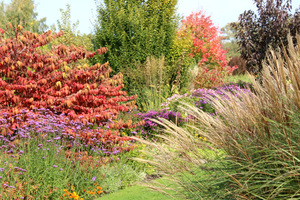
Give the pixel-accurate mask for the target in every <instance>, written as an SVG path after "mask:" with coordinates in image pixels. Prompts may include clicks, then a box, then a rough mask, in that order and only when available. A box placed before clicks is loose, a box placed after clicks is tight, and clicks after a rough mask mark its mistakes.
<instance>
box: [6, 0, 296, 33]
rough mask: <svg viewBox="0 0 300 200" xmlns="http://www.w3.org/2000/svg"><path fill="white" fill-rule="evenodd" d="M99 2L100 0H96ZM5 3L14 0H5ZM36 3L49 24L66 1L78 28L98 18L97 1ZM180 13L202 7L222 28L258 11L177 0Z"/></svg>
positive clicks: (238, 2)
mask: <svg viewBox="0 0 300 200" xmlns="http://www.w3.org/2000/svg"><path fill="white" fill-rule="evenodd" d="M97 1H98V2H99V1H100V2H101V0H97ZM4 2H5V3H9V2H11V0H4ZM34 2H35V3H36V4H37V7H36V11H37V12H38V14H39V16H38V18H42V17H46V18H47V21H46V23H47V24H48V25H49V26H50V25H52V24H55V23H56V21H57V20H58V19H60V17H61V15H60V11H59V10H60V9H61V8H62V9H66V4H68V3H69V4H70V5H71V17H72V22H73V23H74V22H76V21H77V20H79V28H78V29H79V31H80V32H81V33H91V32H92V30H93V26H92V22H93V21H94V19H95V18H96V3H95V0H34ZM299 5H300V0H292V6H293V13H294V10H295V9H296V8H298V7H299ZM177 8H178V13H179V14H181V15H182V16H188V15H189V14H191V13H192V12H197V11H199V10H203V11H205V14H206V15H208V16H211V19H212V21H213V22H214V24H215V25H216V26H218V27H220V28H221V27H223V26H225V25H226V24H227V23H229V22H234V21H237V20H238V17H239V15H240V14H241V13H243V12H244V11H245V10H253V11H255V10H256V7H255V6H254V1H253V0H178V4H177Z"/></svg>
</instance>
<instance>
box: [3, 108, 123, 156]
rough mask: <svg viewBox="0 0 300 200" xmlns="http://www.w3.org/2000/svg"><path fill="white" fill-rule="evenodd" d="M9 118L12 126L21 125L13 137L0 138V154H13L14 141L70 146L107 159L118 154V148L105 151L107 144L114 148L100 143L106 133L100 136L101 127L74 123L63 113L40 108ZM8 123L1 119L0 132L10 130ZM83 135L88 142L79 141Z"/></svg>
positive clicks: (39, 145) (4, 114) (106, 142)
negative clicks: (13, 123)
mask: <svg viewBox="0 0 300 200" xmlns="http://www.w3.org/2000/svg"><path fill="white" fill-rule="evenodd" d="M12 118H13V119H14V122H15V123H16V122H17V123H18V124H23V125H22V126H21V127H19V128H18V129H15V130H14V133H13V134H6V135H5V136H4V135H1V134H0V150H2V151H4V152H6V153H9V154H12V153H14V149H16V146H15V145H14V141H15V140H17V139H19V140H27V141H28V140H35V141H36V140H38V141H41V140H43V141H44V142H47V143H49V144H50V143H53V145H56V146H58V144H62V145H64V146H68V147H69V146H70V145H71V147H74V146H76V147H82V148H83V149H89V150H92V151H95V152H101V153H104V154H109V155H110V154H116V153H119V152H120V151H118V150H117V149H118V147H115V148H114V147H112V149H110V150H107V149H106V148H105V147H106V146H107V145H108V143H111V144H113V142H114V141H104V142H103V140H101V137H104V134H105V133H106V130H104V133H103V127H93V124H92V123H89V122H86V123H82V122H80V121H73V120H71V119H69V117H68V116H67V115H66V114H64V113H61V114H59V113H55V112H52V111H50V110H49V109H44V108H41V109H36V110H35V112H32V111H28V110H22V111H21V113H20V114H16V115H14V116H12ZM11 123H12V122H11V120H10V119H8V118H7V114H6V113H2V114H1V115H0V130H2V128H7V127H10V126H11ZM103 126H107V124H103ZM70 132H71V133H72V134H70ZM82 135H89V138H88V141H87V140H86V139H85V138H82ZM99 135H100V137H99ZM37 146H38V147H39V148H40V149H43V144H41V143H38V145H37ZM59 146H60V145H59ZM16 150H17V149H16ZM17 152H18V154H19V155H20V156H21V155H22V154H23V151H22V150H18V151H17Z"/></svg>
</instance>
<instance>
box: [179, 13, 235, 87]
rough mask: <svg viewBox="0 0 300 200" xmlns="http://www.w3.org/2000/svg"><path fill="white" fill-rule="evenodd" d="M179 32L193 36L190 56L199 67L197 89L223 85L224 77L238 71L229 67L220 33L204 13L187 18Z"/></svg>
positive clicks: (196, 80) (196, 78)
mask: <svg viewBox="0 0 300 200" xmlns="http://www.w3.org/2000/svg"><path fill="white" fill-rule="evenodd" d="M179 32H180V34H179V35H182V36H185V35H191V36H192V37H191V39H192V46H191V48H190V50H189V56H191V57H193V58H194V59H195V60H196V62H197V63H198V67H199V70H198V73H197V76H196V77H195V80H194V85H195V88H203V87H206V88H212V87H217V86H219V85H221V84H222V83H223V78H224V76H226V75H230V74H232V72H233V71H234V70H235V69H236V67H229V66H227V61H226V55H225V54H226V51H225V50H223V49H222V45H221V40H220V36H219V31H218V29H217V27H216V26H214V24H213V22H212V21H211V19H210V17H207V16H205V15H204V14H203V12H202V11H199V12H197V13H192V14H191V15H189V16H187V17H186V18H185V19H184V20H183V21H182V26H181V28H180V29H179ZM185 37H186V36H185Z"/></svg>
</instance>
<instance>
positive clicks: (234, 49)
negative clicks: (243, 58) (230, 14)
mask: <svg viewBox="0 0 300 200" xmlns="http://www.w3.org/2000/svg"><path fill="white" fill-rule="evenodd" d="M231 24H232V23H229V24H226V26H224V27H223V28H221V31H222V34H223V40H222V43H223V49H225V50H226V51H227V53H226V57H227V60H230V59H231V58H233V57H235V56H240V52H239V45H238V43H237V40H236V38H235V34H236V30H235V29H234V28H233V27H232V25H231Z"/></svg>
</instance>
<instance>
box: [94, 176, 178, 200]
mask: <svg viewBox="0 0 300 200" xmlns="http://www.w3.org/2000/svg"><path fill="white" fill-rule="evenodd" d="M157 182H159V183H161V184H164V185H165V186H167V187H171V188H172V183H170V182H169V181H167V180H165V179H164V178H160V179H157ZM170 193H171V192H170ZM116 199H118V200H119V199H120V200H171V199H172V200H174V199H175V200H176V199H178V200H179V199H182V198H173V197H170V196H168V195H166V194H163V193H160V192H158V191H154V190H151V189H150V188H148V187H146V186H142V185H139V184H137V185H134V186H131V187H128V188H126V189H124V190H119V191H117V192H114V193H111V194H108V195H105V196H103V197H101V198H98V199H97V200H116Z"/></svg>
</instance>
